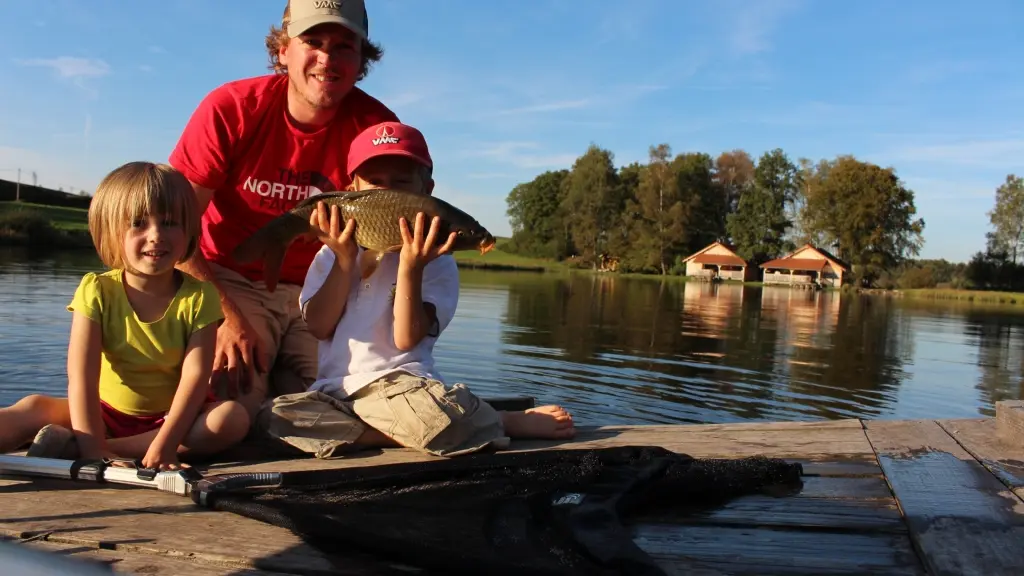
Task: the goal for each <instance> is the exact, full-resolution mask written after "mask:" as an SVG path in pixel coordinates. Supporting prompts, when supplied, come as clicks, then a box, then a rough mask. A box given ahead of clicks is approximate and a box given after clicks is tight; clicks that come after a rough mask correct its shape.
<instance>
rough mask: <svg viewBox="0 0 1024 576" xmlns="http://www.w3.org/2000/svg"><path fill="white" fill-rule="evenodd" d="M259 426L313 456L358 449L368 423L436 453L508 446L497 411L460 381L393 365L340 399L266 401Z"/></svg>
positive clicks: (314, 396)
mask: <svg viewBox="0 0 1024 576" xmlns="http://www.w3.org/2000/svg"><path fill="white" fill-rule="evenodd" d="M256 425H257V427H258V428H259V431H260V432H262V433H264V434H267V435H269V436H270V437H272V438H276V439H278V440H281V441H283V442H286V443H288V444H289V445H291V446H294V447H295V448H298V449H299V450H302V451H303V452H307V453H309V454H313V455H314V456H316V457H317V458H330V457H332V456H337V455H341V454H343V453H344V452H348V451H352V450H356V449H359V448H360V446H357V445H356V444H355V442H356V440H357V439H358V438H359V437H360V436H361V435H362V434H363V432H365V431H366V430H367V428H368V427H372V428H375V429H377V430H378V431H380V432H381V433H383V434H384V435H385V436H387V437H389V438H391V439H392V440H394V441H396V442H397V443H399V444H401V445H402V446H405V447H406V448H412V449H414V450H419V451H421V452H426V453H428V454H433V455H434V456H457V455H460V454H467V453H470V452H476V451H478V450H482V449H484V448H487V447H491V448H494V449H504V448H508V446H509V442H510V439H509V438H508V437H507V436H505V428H504V425H503V424H502V420H501V414H499V413H498V412H497V411H496V410H495V409H494V408H492V407H491V406H490V405H489V404H487V403H486V402H483V401H481V400H480V399H479V398H477V397H476V396H475V395H474V394H473V393H472V392H470V391H469V389H468V388H466V387H465V386H464V385H462V384H455V385H454V386H452V387H451V388H447V387H445V385H444V384H443V383H441V382H439V381H437V380H433V379H429V378H421V377H419V376H414V375H412V374H409V373H408V372H401V371H400V372H393V373H391V374H389V375H387V376H385V377H384V378H381V379H380V380H377V381H375V382H373V383H371V384H369V385H367V386H365V387H363V388H362V389H360V390H359V391H357V392H356V393H355V394H353V395H352V396H349V397H347V398H345V399H344V400H339V399H337V398H335V397H333V396H331V395H328V394H324V393H322V392H299V393H296V394H287V395H284V396H279V397H277V398H275V399H274V401H273V403H268V405H267V406H266V407H265V408H264V410H263V411H261V412H260V415H259V417H258V418H257V421H256Z"/></svg>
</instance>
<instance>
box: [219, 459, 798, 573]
mask: <svg viewBox="0 0 1024 576" xmlns="http://www.w3.org/2000/svg"><path fill="white" fill-rule="evenodd" d="M801 475H802V468H801V466H800V464H797V463H788V462H785V461H782V460H777V459H769V458H763V457H749V458H739V459H695V458H692V457H690V456H687V455H683V454H676V453H673V452H670V451H668V450H665V449H662V448H659V447H649V446H640V447H615V448H602V449H587V450H545V451H530V452H498V453H484V454H473V455H468V456H459V457H457V458H452V459H448V460H440V461H431V462H423V463H408V464H393V465H383V466H372V467H357V468H347V469H335V470H316V471H299V472H285V473H283V474H282V478H283V480H282V485H281V486H280V487H277V488H273V489H270V490H256V491H252V492H249V493H225V494H219V495H214V496H213V501H212V502H211V503H208V505H212V507H213V508H215V509H219V510H225V511H230V512H234V513H236V514H240V515H243V516H247V517H250V518H255V519H257V520H261V521H263V522H267V523H270V524H274V525H277V526H281V527H284V528H288V529H290V530H292V531H293V532H295V533H296V534H298V535H300V536H301V537H302V538H303V539H304V540H305V541H306V542H308V543H309V544H310V545H312V546H314V547H316V548H318V549H320V550H322V551H324V552H325V553H328V554H332V555H340V556H342V557H344V555H345V554H346V553H357V554H360V555H365V554H367V553H368V554H370V555H371V556H374V557H376V558H378V559H380V560H382V561H390V562H400V563H403V564H406V565H412V566H415V567H418V568H420V569H422V570H424V571H425V572H427V573H444V574H456V573H459V574H489V575H491V574H494V575H503V574H517V575H521V574H567V575H583V574H587V575H604V574H631V575H654V574H664V572H663V571H662V570H661V569H660V568H659V567H658V566H657V564H656V563H655V562H654V561H653V560H652V559H651V558H650V557H649V556H648V555H647V554H646V553H645V552H644V551H643V550H641V549H640V548H638V547H637V546H636V545H635V544H634V543H633V541H632V539H631V537H630V534H629V531H628V528H627V527H626V526H624V524H623V520H624V519H625V518H627V517H628V516H629V515H631V514H638V513H643V512H645V511H650V510H652V509H656V510H658V512H659V514H662V515H663V514H664V513H665V512H667V511H671V510H672V507H673V506H685V507H687V508H689V507H693V506H705V505H712V506H713V505H715V504H720V503H724V502H725V501H726V500H728V499H731V498H734V497H737V496H741V495H744V494H751V493H756V492H759V491H761V490H762V489H764V488H766V487H768V486H773V485H774V486H778V485H783V486H799V485H800V483H801Z"/></svg>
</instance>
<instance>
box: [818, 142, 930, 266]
mask: <svg viewBox="0 0 1024 576" xmlns="http://www.w3.org/2000/svg"><path fill="white" fill-rule="evenodd" d="M805 193H806V194H807V198H806V205H805V206H804V214H803V216H804V222H805V225H806V226H807V228H808V229H809V230H810V231H811V232H812V233H816V234H821V235H822V237H824V238H827V239H828V242H827V243H825V245H826V246H828V247H835V248H834V249H835V251H836V254H837V255H838V256H839V257H840V258H844V259H846V260H847V261H849V262H850V263H851V264H853V265H854V267H855V271H856V273H857V274H858V275H859V276H860V277H861V279H862V281H864V282H866V283H871V282H873V281H874V279H875V278H877V277H878V276H879V275H880V274H881V273H882V272H883V271H885V270H890V269H893V268H896V267H897V266H899V265H900V264H902V263H903V262H904V261H905V260H906V259H907V258H910V257H913V256H916V255H917V254H918V253H919V252H920V250H921V246H922V245H923V242H924V240H923V239H922V236H921V235H922V233H923V232H924V226H925V223H924V220H923V219H921V218H916V219H915V218H914V215H915V214H916V213H917V209H916V207H915V206H914V192H913V191H912V190H910V189H908V188H906V187H905V186H904V185H903V183H902V182H900V180H899V178H897V176H896V173H895V171H894V170H893V169H892V168H881V167H880V166H877V165H875V164H872V163H869V162H861V161H859V160H857V159H856V158H854V157H853V156H840V157H839V158H837V159H836V160H835V161H834V162H833V163H831V165H830V167H829V169H828V173H827V175H826V176H825V177H824V178H822V180H821V181H820V182H819V183H818V184H817V185H815V186H812V187H810V188H805Z"/></svg>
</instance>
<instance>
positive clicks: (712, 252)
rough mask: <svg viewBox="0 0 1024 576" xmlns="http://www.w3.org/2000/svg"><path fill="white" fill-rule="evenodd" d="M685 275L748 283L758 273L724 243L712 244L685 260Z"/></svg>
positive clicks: (709, 279) (683, 262)
mask: <svg viewBox="0 0 1024 576" xmlns="http://www.w3.org/2000/svg"><path fill="white" fill-rule="evenodd" d="M682 264H683V265H684V266H685V267H686V269H685V274H686V275H687V276H691V277H694V278H700V279H702V280H708V281H716V280H739V281H742V282H747V281H750V280H753V279H754V275H755V273H756V272H757V270H756V269H754V268H751V266H750V265H749V263H748V262H747V261H746V260H744V259H743V258H741V257H740V256H739V254H737V253H736V251H735V250H734V249H733V248H732V247H730V246H727V245H726V244H723V243H722V242H712V243H711V244H708V245H707V246H705V247H704V248H701V249H700V250H699V251H697V252H695V253H693V254H691V255H689V256H687V257H686V258H683V260H682Z"/></svg>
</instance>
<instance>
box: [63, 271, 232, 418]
mask: <svg viewBox="0 0 1024 576" xmlns="http://www.w3.org/2000/svg"><path fill="white" fill-rule="evenodd" d="M182 275H183V276H184V281H183V282H182V284H181V287H180V288H179V289H178V293H177V294H176V295H175V297H174V299H173V300H171V303H170V305H169V306H168V307H167V310H166V312H164V315H163V317H162V318H160V319H159V320H156V321H154V322H142V321H141V320H139V318H138V316H136V314H135V310H134V309H133V308H132V306H131V304H130V303H129V302H128V295H127V294H126V293H125V288H124V284H123V282H122V279H123V271H122V270H110V271H108V272H104V273H102V274H97V273H95V272H89V273H88V274H86V275H85V276H84V277H83V278H82V281H81V283H80V284H79V285H78V289H77V290H76V291H75V295H74V297H73V298H72V300H71V303H70V304H69V305H68V307H67V308H68V310H69V311H75V312H79V313H81V314H84V315H85V316H87V317H88V318H89V319H91V320H92V321H94V322H97V323H98V324H99V325H100V330H101V332H102V334H103V353H102V360H101V363H100V391H99V392H100V399H101V400H103V401H104V402H106V403H107V404H109V405H110V406H112V407H113V408H115V409H117V410H119V411H121V412H123V413H125V414H130V415H133V416H143V415H151V414H159V413H163V412H166V411H167V410H168V409H170V407H171V401H172V400H173V399H174V393H175V392H176V391H177V389H178V382H179V380H180V378H181V367H182V362H183V361H184V359H185V348H186V347H187V345H188V341H189V338H190V337H191V336H192V334H193V333H194V332H196V331H197V330H199V329H200V328H203V327H205V326H208V325H210V324H212V323H214V322H219V321H220V320H221V319H223V317H224V316H223V313H222V311H221V306H220V297H219V295H218V293H217V288H216V287H215V286H214V285H213V284H212V283H210V282H201V281H199V280H197V279H196V278H195V277H193V276H190V275H188V274H184V273H182Z"/></svg>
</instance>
